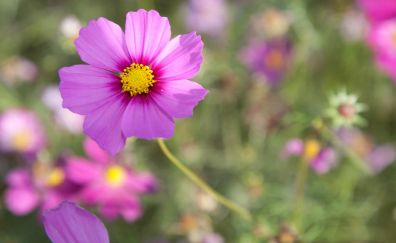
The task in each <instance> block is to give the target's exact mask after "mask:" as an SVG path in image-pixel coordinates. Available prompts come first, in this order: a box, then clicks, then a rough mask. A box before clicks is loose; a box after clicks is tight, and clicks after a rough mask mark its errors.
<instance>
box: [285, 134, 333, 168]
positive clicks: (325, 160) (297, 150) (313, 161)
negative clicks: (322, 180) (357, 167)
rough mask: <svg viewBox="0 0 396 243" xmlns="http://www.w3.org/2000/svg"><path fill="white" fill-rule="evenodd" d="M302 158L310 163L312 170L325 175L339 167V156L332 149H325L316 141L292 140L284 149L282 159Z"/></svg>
mask: <svg viewBox="0 0 396 243" xmlns="http://www.w3.org/2000/svg"><path fill="white" fill-rule="evenodd" d="M290 156H300V157H302V158H303V159H304V160H306V161H308V162H309V164H310V166H311V168H312V170H314V171H315V172H316V173H318V174H325V173H327V172H328V171H330V170H331V169H332V168H334V167H335V166H336V165H337V160H338V156H337V153H336V152H335V150H334V149H333V148H332V147H324V146H322V145H321V143H320V142H319V141H317V140H316V139H307V140H305V141H303V140H301V139H297V138H294V139H290V140H289V141H288V142H287V143H286V145H285V146H284V148H283V152H282V158H283V159H287V158H288V157H290Z"/></svg>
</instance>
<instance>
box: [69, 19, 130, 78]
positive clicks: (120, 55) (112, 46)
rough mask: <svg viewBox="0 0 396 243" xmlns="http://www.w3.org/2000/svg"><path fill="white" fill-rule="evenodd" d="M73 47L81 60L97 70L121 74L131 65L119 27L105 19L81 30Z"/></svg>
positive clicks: (91, 22)
mask: <svg viewBox="0 0 396 243" xmlns="http://www.w3.org/2000/svg"><path fill="white" fill-rule="evenodd" d="M75 45H76V48H77V52H78V54H79V55H80V57H81V59H82V60H83V61H84V62H86V63H88V64H90V65H92V66H95V67H98V68H103V69H106V70H109V71H119V72H121V71H122V70H123V68H125V67H126V66H128V65H129V64H130V63H131V60H130V57H129V55H128V52H127V48H126V44H125V39H124V33H123V32H122V30H121V28H120V26H118V25H117V24H115V23H113V22H111V21H109V20H107V19H105V18H99V19H98V20H96V21H95V20H92V21H90V22H89V23H88V26H87V27H84V28H82V29H81V30H80V34H79V36H78V38H77V39H76V41H75Z"/></svg>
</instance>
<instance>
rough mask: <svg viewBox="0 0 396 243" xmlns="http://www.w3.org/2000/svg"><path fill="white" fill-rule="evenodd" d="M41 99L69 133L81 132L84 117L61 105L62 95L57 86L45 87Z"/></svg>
mask: <svg viewBox="0 0 396 243" xmlns="http://www.w3.org/2000/svg"><path fill="white" fill-rule="evenodd" d="M42 100H43V102H44V104H45V105H46V106H47V107H48V108H49V109H50V110H52V112H53V113H54V116H55V121H56V123H57V124H59V125H60V126H61V127H62V128H64V129H66V130H67V131H69V132H71V133H81V132H82V130H83V122H84V117H83V116H81V115H78V114H76V113H73V112H71V111H69V110H68V109H65V108H63V107H62V97H61V94H60V92H59V88H58V87H57V86H48V87H47V88H45V90H44V92H43V95H42Z"/></svg>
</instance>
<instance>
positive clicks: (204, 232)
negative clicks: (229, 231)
mask: <svg viewBox="0 0 396 243" xmlns="http://www.w3.org/2000/svg"><path fill="white" fill-rule="evenodd" d="M177 228H178V229H177V231H178V232H180V233H182V234H185V235H187V238H188V240H189V242H191V243H222V242H224V239H223V237H222V236H221V235H219V234H217V233H214V232H213V231H212V229H211V225H210V221H209V219H208V218H207V217H205V215H204V214H184V215H183V216H182V217H181V218H180V222H179V224H178V226H177Z"/></svg>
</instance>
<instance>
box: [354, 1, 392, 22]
mask: <svg viewBox="0 0 396 243" xmlns="http://www.w3.org/2000/svg"><path fill="white" fill-rule="evenodd" d="M357 2H358V5H359V6H360V8H361V9H362V10H363V12H364V13H365V14H366V15H367V17H368V18H369V19H370V21H372V22H377V21H382V20H385V19H389V18H392V17H395V16H396V1H395V0H357Z"/></svg>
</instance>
